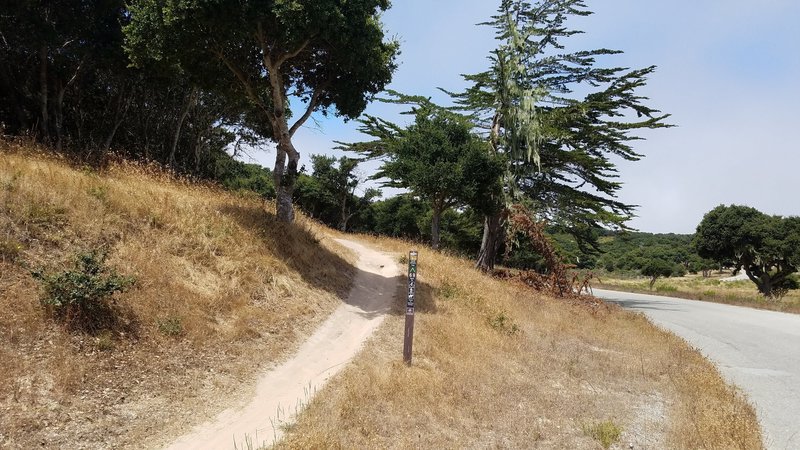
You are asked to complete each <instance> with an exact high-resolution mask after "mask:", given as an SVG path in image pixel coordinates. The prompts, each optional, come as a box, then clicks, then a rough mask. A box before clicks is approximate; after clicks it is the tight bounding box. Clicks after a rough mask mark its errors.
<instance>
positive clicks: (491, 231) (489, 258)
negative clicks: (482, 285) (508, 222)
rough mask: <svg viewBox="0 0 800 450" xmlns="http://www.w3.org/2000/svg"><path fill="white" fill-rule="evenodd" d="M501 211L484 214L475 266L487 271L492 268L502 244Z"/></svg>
mask: <svg viewBox="0 0 800 450" xmlns="http://www.w3.org/2000/svg"><path fill="white" fill-rule="evenodd" d="M502 215H503V214H502V213H501V212H498V213H495V214H492V215H490V216H486V219H485V220H484V222H483V240H482V241H481V251H480V253H479V254H478V261H477V262H476V263H475V267H477V268H479V269H481V270H483V271H489V270H493V269H494V264H495V262H496V261H497V252H498V251H499V250H500V246H501V245H502V235H503V228H502Z"/></svg>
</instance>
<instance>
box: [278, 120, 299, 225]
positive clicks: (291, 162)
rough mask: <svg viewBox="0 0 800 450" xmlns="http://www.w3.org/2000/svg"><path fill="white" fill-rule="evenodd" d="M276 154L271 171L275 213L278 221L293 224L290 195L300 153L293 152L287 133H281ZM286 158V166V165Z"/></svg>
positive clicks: (292, 191)
mask: <svg viewBox="0 0 800 450" xmlns="http://www.w3.org/2000/svg"><path fill="white" fill-rule="evenodd" d="M276 153H277V155H276V157H275V170H274V171H273V178H274V180H275V196H276V199H275V202H276V205H275V209H276V211H275V212H276V215H277V218H278V221H280V222H285V223H291V222H294V207H293V206H292V195H293V194H294V186H295V181H297V165H298V162H299V161H300V153H299V152H298V151H297V150H295V148H294V145H293V144H292V139H291V137H290V135H289V132H288V131H286V132H285V133H281V137H280V140H279V141H278V147H277V149H276ZM287 158H288V164H287V163H286V160H287Z"/></svg>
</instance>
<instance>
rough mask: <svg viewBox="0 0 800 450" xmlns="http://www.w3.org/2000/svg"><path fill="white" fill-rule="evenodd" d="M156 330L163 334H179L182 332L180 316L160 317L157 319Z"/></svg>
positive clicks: (175, 335) (173, 335)
mask: <svg viewBox="0 0 800 450" xmlns="http://www.w3.org/2000/svg"><path fill="white" fill-rule="evenodd" d="M158 331H159V332H161V334H163V335H165V336H172V337H177V336H180V335H182V334H183V321H182V320H181V318H180V317H167V318H165V319H161V320H159V321H158Z"/></svg>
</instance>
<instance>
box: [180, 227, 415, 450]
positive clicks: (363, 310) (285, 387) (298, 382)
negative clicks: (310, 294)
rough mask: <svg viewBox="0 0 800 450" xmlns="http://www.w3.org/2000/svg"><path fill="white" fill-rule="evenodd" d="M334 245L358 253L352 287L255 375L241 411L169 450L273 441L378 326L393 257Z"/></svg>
mask: <svg viewBox="0 0 800 450" xmlns="http://www.w3.org/2000/svg"><path fill="white" fill-rule="evenodd" d="M336 241H337V242H339V243H340V244H342V245H344V246H345V247H347V248H349V249H351V250H353V251H354V252H355V253H356V254H357V255H358V258H359V259H358V263H357V269H358V272H357V274H356V277H355V280H354V284H353V288H352V290H351V292H350V296H349V297H348V299H347V300H346V301H345V303H344V304H342V305H341V306H339V307H338V308H337V309H336V310H335V311H334V312H333V314H331V315H330V317H328V319H327V320H326V321H325V322H324V323H323V324H322V325H320V327H319V328H318V329H317V330H316V331H315V332H314V334H313V335H312V336H311V337H310V338H308V340H307V341H306V342H305V343H303V344H302V345H301V346H300V348H299V349H298V351H297V353H296V354H295V355H294V356H292V357H291V358H290V359H289V360H288V361H285V362H283V363H282V364H280V365H279V366H277V367H275V368H273V369H271V370H269V371H268V372H266V373H264V374H262V375H261V377H260V379H259V380H258V384H257V387H256V393H255V396H254V397H253V398H252V399H251V400H250V401H249V402H248V403H247V404H246V405H244V406H243V407H240V408H236V409H229V410H226V411H223V412H222V413H220V414H219V415H218V416H217V417H216V418H215V419H214V420H212V421H210V422H207V423H203V424H201V425H199V426H197V427H195V428H194V429H193V430H192V431H191V432H190V433H189V434H186V435H184V436H181V437H180V438H178V439H177V440H176V441H174V442H173V443H172V444H171V445H169V446H168V447H167V448H168V449H170V450H179V449H180V450H183V449H186V450H190V449H191V450H201V449H209V450H211V449H214V450H217V449H233V448H234V443H235V445H236V446H237V447H238V448H248V446H247V445H246V443H247V442H251V443H252V447H253V448H260V447H262V446H265V445H271V444H274V443H275V442H277V441H279V440H280V439H281V437H282V435H283V430H284V428H285V426H286V425H287V424H291V423H292V422H294V420H295V418H296V416H297V414H299V413H300V411H301V410H302V409H303V407H304V405H306V404H307V403H308V402H309V400H310V399H311V396H313V394H314V393H315V392H316V391H317V390H318V389H320V388H321V387H322V386H323V385H324V384H325V383H326V382H327V381H328V380H329V379H330V378H331V377H333V376H334V375H336V374H337V373H338V372H339V371H340V370H342V369H343V368H344V367H345V366H346V364H347V363H348V362H349V361H350V360H351V359H352V358H353V357H354V356H355V355H356V354H357V353H358V351H359V350H360V349H361V347H362V346H363V344H364V342H366V340H367V339H368V338H369V337H370V336H371V335H372V334H373V332H374V331H375V330H376V329H377V328H378V326H379V325H380V324H381V322H383V319H384V317H385V316H386V315H387V314H388V313H389V311H390V310H391V303H392V299H393V297H394V294H395V292H396V290H397V284H398V282H399V281H400V276H401V273H400V268H399V266H398V263H397V262H396V260H395V258H393V257H392V256H390V255H387V254H385V253H381V252H378V251H375V250H372V249H370V248H368V247H366V246H364V245H362V244H360V243H357V242H354V241H350V240H347V239H336Z"/></svg>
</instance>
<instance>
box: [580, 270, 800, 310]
mask: <svg viewBox="0 0 800 450" xmlns="http://www.w3.org/2000/svg"><path fill="white" fill-rule="evenodd" d="M609 275H613V274H608V275H605V276H601V277H600V281H598V282H596V283H593V285H594V286H595V287H598V288H608V289H617V290H623V291H630V292H641V293H645V294H654V295H665V296H667V297H678V298H686V299H692V300H703V301H708V302H715V303H726V304H729V305H739V306H748V307H751V308H758V309H768V310H771V311H782V312H788V313H796V314H798V313H800V290H794V291H789V292H788V293H787V294H786V295H785V296H784V297H783V298H781V299H767V298H765V297H764V296H763V295H761V294H759V293H758V289H756V285H755V284H753V282H751V281H750V280H741V281H720V278H726V277H729V276H730V273H729V272H726V273H724V274H714V275H712V276H711V277H707V278H704V277H702V276H700V275H687V276H685V277H677V278H659V279H658V280H656V283H655V285H654V286H653V289H652V290H651V289H650V280H649V279H645V278H614V277H613V276H609Z"/></svg>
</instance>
